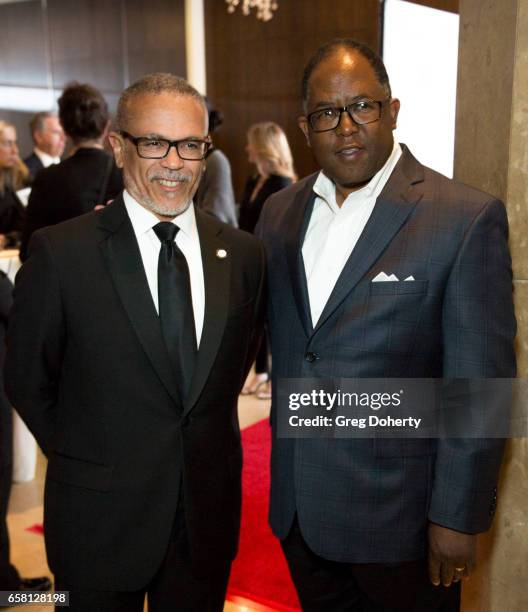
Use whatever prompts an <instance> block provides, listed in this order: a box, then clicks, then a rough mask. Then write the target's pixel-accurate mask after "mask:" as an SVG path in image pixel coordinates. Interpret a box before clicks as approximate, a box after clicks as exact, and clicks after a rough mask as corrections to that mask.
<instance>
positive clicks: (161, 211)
mask: <svg viewBox="0 0 528 612" xmlns="http://www.w3.org/2000/svg"><path fill="white" fill-rule="evenodd" d="M125 188H126V190H127V191H128V192H129V193H130V195H131V196H132V197H133V198H134V200H136V202H137V203H138V204H141V206H143V208H146V209H147V210H150V211H151V212H153V213H154V214H156V215H160V216H161V217H170V218H171V219H174V217H178V216H179V215H181V214H183V213H184V212H185V211H186V210H187V209H188V208H189V206H190V205H191V203H192V198H190V199H189V200H188V201H187V202H185V203H183V204H178V205H177V207H176V208H174V209H171V208H166V207H165V208H164V207H161V206H158V204H156V202H153V201H152V200H151V199H150V198H147V197H145V196H143V195H141V194H140V193H138V192H137V190H136V188H135V186H134V185H131V184H130V182H129V181H127V180H126V175H125Z"/></svg>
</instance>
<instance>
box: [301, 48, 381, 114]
mask: <svg viewBox="0 0 528 612" xmlns="http://www.w3.org/2000/svg"><path fill="white" fill-rule="evenodd" d="M339 49H348V50H349V51H357V52H358V53H359V54H361V55H362V56H363V57H364V58H365V59H366V60H367V61H368V63H369V64H370V65H371V66H372V69H373V70H374V73H375V74H376V77H377V78H378V81H379V83H380V85H381V86H382V87H383V88H384V89H385V90H386V92H387V96H388V97H390V96H391V87H390V82H389V75H388V74H387V70H386V68H385V64H384V63H383V60H382V59H381V57H380V56H379V55H378V54H377V53H376V52H375V51H373V50H372V49H371V48H370V47H369V46H367V45H365V44H364V43H361V42H359V41H357V40H354V39H353V38H334V40H331V41H330V42H327V43H325V44H324V45H323V46H322V47H319V49H317V51H316V52H315V53H314V54H313V55H312V57H311V58H310V59H309V60H308V63H307V64H306V67H305V69H304V72H303V77H302V92H301V93H302V102H303V107H304V110H305V111H306V102H307V101H308V86H309V82H310V77H311V76H312V73H313V71H314V70H315V69H316V68H317V66H318V65H319V64H320V63H321V62H322V61H323V60H325V59H326V58H327V57H330V56H331V55H333V54H334V53H335V52H336V51H338V50H339Z"/></svg>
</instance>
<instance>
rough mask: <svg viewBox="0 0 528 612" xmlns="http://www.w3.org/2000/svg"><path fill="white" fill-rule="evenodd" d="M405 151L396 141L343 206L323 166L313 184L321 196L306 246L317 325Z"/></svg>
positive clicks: (310, 288)
mask: <svg viewBox="0 0 528 612" xmlns="http://www.w3.org/2000/svg"><path fill="white" fill-rule="evenodd" d="M401 154H402V150H401V147H400V145H399V144H398V143H397V142H395V143H394V147H393V149H392V153H391V154H390V156H389V158H388V159H387V161H386V162H385V165H384V166H383V168H381V170H379V171H378V172H377V173H376V174H375V175H374V176H373V177H372V179H371V180H370V181H369V183H368V184H367V185H365V186H364V187H362V188H361V189H358V190H357V191H353V192H352V193H350V194H349V195H348V196H347V198H346V200H345V201H344V202H343V204H342V206H341V207H339V206H338V205H337V202H336V195H335V194H336V189H335V184H334V183H333V181H331V180H330V179H329V178H328V177H327V176H325V174H324V173H323V171H322V170H321V172H320V173H319V176H318V177H317V180H316V181H315V184H314V186H313V190H314V191H315V193H316V194H317V197H316V199H315V202H314V207H313V211H312V215H311V217H310V222H309V224H308V230H307V232H306V236H305V238H304V243H303V247H302V256H303V261H304V270H305V273H306V280H307V283H308V296H309V299H310V311H311V315H312V325H313V326H314V327H315V326H316V325H317V321H318V320H319V317H320V316H321V313H322V312H323V310H324V307H325V306H326V303H327V301H328V298H329V297H330V294H331V293H332V291H333V289H334V286H335V284H336V282H337V279H338V278H339V275H340V274H341V272H342V270H343V268H344V266H345V264H346V262H347V260H348V258H349V257H350V254H351V253H352V251H353V249H354V247H355V246H356V243H357V241H358V240H359V237H360V236H361V234H362V232H363V230H364V229H365V225H366V224H367V221H368V220H369V217H370V215H371V214H372V211H373V210H374V205H375V204H376V199H377V197H378V196H379V194H380V193H381V191H382V189H383V188H384V187H385V184H386V183H387V181H388V180H389V177H390V175H391V173H392V171H393V170H394V167H395V166H396V163H397V162H398V160H399V159H400V157H401Z"/></svg>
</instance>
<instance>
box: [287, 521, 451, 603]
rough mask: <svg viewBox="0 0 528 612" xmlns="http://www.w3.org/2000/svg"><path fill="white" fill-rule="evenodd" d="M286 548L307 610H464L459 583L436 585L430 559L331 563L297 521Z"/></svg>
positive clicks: (291, 569) (293, 576) (302, 601)
mask: <svg viewBox="0 0 528 612" xmlns="http://www.w3.org/2000/svg"><path fill="white" fill-rule="evenodd" d="M281 544H282V549H283V551H284V555H285V556H286V560H287V562H288V566H289V568H290V573H291V576H292V579H293V582H294V584H295V587H296V589H297V593H298V595H299V600H300V602H301V606H302V609H303V611H304V612H329V611H330V610H331V611H332V612H458V611H459V610H460V583H457V584H454V585H452V586H451V587H449V588H445V587H443V586H439V587H435V586H433V585H432V584H431V582H430V581H429V576H428V572H427V562H426V560H425V559H422V560H419V561H410V562H404V563H399V564H390V565H383V564H378V563H365V564H361V563H338V562H335V561H328V560H327V559H323V558H322V557H319V556H318V555H316V554H315V553H314V552H312V550H310V548H309V547H308V545H307V544H306V542H305V541H304V538H303V536H302V533H301V530H300V528H299V524H298V522H297V519H296V520H295V523H294V525H293V526H292V529H291V531H290V533H289V534H288V536H287V537H286V538H285V539H284V540H283V541H282V542H281Z"/></svg>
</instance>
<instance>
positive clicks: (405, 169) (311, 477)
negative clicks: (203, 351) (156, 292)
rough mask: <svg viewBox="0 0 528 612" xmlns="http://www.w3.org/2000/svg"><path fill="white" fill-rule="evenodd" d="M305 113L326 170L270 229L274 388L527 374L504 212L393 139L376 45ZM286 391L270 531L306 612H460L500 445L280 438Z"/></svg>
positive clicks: (339, 73)
mask: <svg viewBox="0 0 528 612" xmlns="http://www.w3.org/2000/svg"><path fill="white" fill-rule="evenodd" d="M303 102H304V114H303V116H302V117H300V119H299V125H300V127H301V129H302V130H303V132H304V134H305V136H306V138H307V141H308V145H309V146H310V147H311V148H312V149H313V153H314V156H315V158H316V160H317V162H318V163H319V165H320V166H321V168H322V171H321V172H320V173H318V174H315V175H312V176H309V177H307V178H306V179H304V180H301V181H299V182H298V183H296V184H295V185H293V186H291V187H289V188H287V189H285V190H283V191H280V192H278V193H277V194H275V195H273V196H271V197H270V198H269V200H268V201H267V203H266V205H265V207H264V211H263V214H262V217H261V220H260V223H259V227H258V233H259V235H260V236H261V238H262V239H263V240H264V242H265V246H266V250H267V253H268V264H269V265H268V270H269V296H270V297H269V327H270V334H271V344H272V355H273V377H274V381H275V383H276V382H277V381H278V380H279V379H281V378H315V377H321V378H340V377H342V378H385V377H386V378H442V377H445V378H451V377H452V378H493V377H513V376H515V368H516V366H515V356H514V352H513V338H514V335H515V330H516V323H515V317H514V311H513V305H512V275H511V261H510V255H509V252H508V246H507V234H508V226H507V218H506V213H505V209H504V206H503V204H502V203H501V202H500V201H498V200H496V199H495V198H493V197H492V196H489V195H487V194H485V193H482V192H480V191H477V190H476V189H473V188H471V187H468V186H465V185H462V184H460V183H457V182H455V181H452V180H449V179H447V178H445V177H444V176H441V175H440V174H438V173H436V172H434V171H433V170H431V169H429V168H426V167H424V166H422V165H421V164H420V163H419V162H418V161H417V160H416V159H415V158H414V157H413V156H412V154H411V152H410V151H409V149H407V148H406V147H405V146H404V145H401V146H400V145H398V144H397V143H394V139H393V134H392V131H393V129H394V128H395V127H396V119H397V115H398V110H399V101H398V100H396V99H393V98H392V97H391V92H390V84H389V80H388V77H387V73H386V71H385V68H384V66H383V63H382V61H381V59H380V58H379V57H378V56H377V55H376V54H374V53H373V52H372V51H371V50H370V49H369V48H367V47H365V46H364V45H362V44H359V43H357V42H355V41H353V40H349V39H346V40H339V41H333V42H331V43H328V44H327V45H325V46H324V47H322V48H321V49H319V51H318V52H317V53H316V54H315V55H314V57H313V58H312V59H311V60H310V62H309V63H308V65H307V67H306V70H305V73H304V79H303ZM381 280H390V281H392V282H374V281H381ZM275 383H274V395H275V397H274V404H273V408H272V424H273V426H274V443H273V449H272V462H271V469H272V485H271V505H270V522H271V526H272V528H273V531H274V533H275V534H276V535H277V537H279V538H280V539H281V543H282V546H283V550H284V552H285V555H286V558H287V561H288V564H289V567H290V571H291V573H292V577H293V579H294V582H295V584H296V587H297V590H298V593H299V596H300V600H301V603H302V605H303V610H309V611H312V610H314V611H315V610H321V611H322V610H325V611H327V610H332V611H337V610H361V611H365V610H367V611H369V612H374V611H381V610H383V611H391V612H393V611H401V612H403V611H405V612H409V611H412V610H414V611H416V612H418V611H420V612H422V611H423V612H433V611H440V610H441V611H442V612H447V611H454V610H458V609H459V605H460V604H459V600H460V582H459V581H460V580H461V579H462V578H467V577H469V575H470V573H471V571H472V570H473V568H474V565H475V543H476V535H475V534H477V533H479V532H483V531H485V530H487V529H488V528H489V526H490V523H491V520H492V517H493V514H494V511H495V506H496V491H497V490H496V485H497V478H498V471H499V467H500V464H501V459H502V452H503V443H502V441H501V440H483V439H460V438H458V439H438V440H431V439H415V440H409V439H407V440H403V439H391V440H380V439H378V440H375V439H346V440H343V439H340V440H338V439H332V438H328V439H321V438H316V437H314V438H312V439H296V440H294V439H284V438H278V437H277V420H278V418H279V416H280V415H279V414H278V410H280V409H281V408H282V407H280V406H278V404H277V401H276V399H277V398H276V391H277V384H275Z"/></svg>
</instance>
